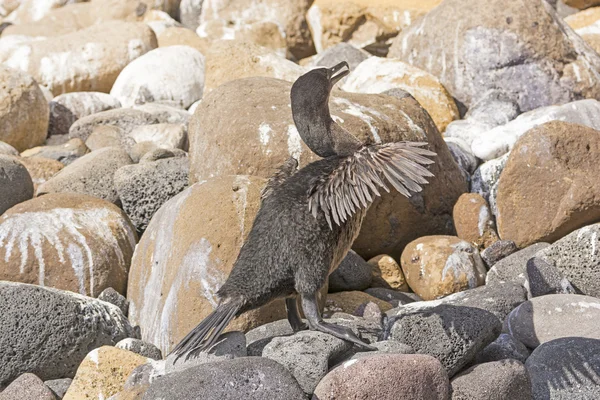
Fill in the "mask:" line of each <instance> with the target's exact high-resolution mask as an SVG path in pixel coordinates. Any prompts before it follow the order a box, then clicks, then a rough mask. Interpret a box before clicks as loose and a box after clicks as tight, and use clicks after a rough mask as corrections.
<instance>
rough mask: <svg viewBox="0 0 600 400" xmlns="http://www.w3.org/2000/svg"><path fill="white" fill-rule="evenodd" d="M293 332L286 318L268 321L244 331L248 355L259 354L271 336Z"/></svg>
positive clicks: (287, 334)
mask: <svg viewBox="0 0 600 400" xmlns="http://www.w3.org/2000/svg"><path fill="white" fill-rule="evenodd" d="M293 334H294V331H293V330H292V327H291V326H290V323H289V322H288V320H287V319H280V320H279V321H273V322H269V323H268V324H264V325H261V326H259V327H256V328H254V329H252V330H250V331H248V332H246V343H247V349H248V355H249V356H261V355H262V352H263V349H264V348H265V346H266V345H267V344H269V343H270V342H271V340H273V338H276V337H280V336H291V335H293Z"/></svg>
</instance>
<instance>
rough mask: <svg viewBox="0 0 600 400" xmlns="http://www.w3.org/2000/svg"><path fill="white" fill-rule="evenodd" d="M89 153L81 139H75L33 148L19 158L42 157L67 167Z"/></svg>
mask: <svg viewBox="0 0 600 400" xmlns="http://www.w3.org/2000/svg"><path fill="white" fill-rule="evenodd" d="M89 152H90V149H88V148H87V146H86V145H85V143H84V142H83V141H82V140H81V139H79V138H75V139H70V140H68V141H66V142H65V143H61V144H54V145H47V146H39V147H34V148H33V149H29V150H25V151H24V152H22V153H21V156H22V157H24V158H29V157H43V158H48V159H51V160H56V161H59V162H61V163H62V164H64V165H69V164H71V163H72V162H73V161H75V160H76V159H78V158H79V157H82V156H84V155H86V154H87V153H89Z"/></svg>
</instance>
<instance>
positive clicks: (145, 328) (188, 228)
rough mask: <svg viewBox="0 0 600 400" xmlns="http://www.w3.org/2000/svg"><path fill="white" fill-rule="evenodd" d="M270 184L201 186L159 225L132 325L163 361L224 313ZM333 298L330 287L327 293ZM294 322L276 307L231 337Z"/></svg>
mask: <svg viewBox="0 0 600 400" xmlns="http://www.w3.org/2000/svg"><path fill="white" fill-rule="evenodd" d="M265 183H266V180H265V179H262V178H258V177H249V176H239V175H238V176H223V177H218V178H215V179H209V180H208V181H207V182H204V183H197V184H195V185H193V186H191V187H190V188H188V189H186V190H185V191H183V192H182V193H180V194H179V195H177V196H176V197H174V198H173V199H171V200H169V202H167V203H166V204H165V205H164V206H163V207H162V208H161V209H160V210H159V211H158V212H157V213H156V214H155V215H154V217H153V218H152V221H151V222H150V224H149V225H148V228H147V229H146V232H145V233H144V235H143V236H142V239H141V241H140V243H139V245H138V247H137V248H136V252H135V255H134V257H133V262H132V267H131V271H130V274H129V286H128V289H127V297H128V299H129V301H130V302H131V303H130V307H129V318H131V320H132V321H135V324H139V325H140V327H141V330H142V337H143V339H144V340H146V341H149V342H151V343H153V344H154V345H156V346H157V347H159V348H160V349H161V350H162V352H163V354H166V353H168V352H169V351H170V350H171V348H172V347H173V346H174V345H175V344H176V343H178V342H179V341H180V340H181V339H183V337H184V336H185V335H186V334H187V333H188V332H189V331H190V330H191V329H192V328H194V327H195V326H196V325H197V324H198V323H199V322H200V321H201V320H202V319H204V318H205V317H206V316H207V315H208V314H209V313H210V312H212V311H213V309H214V307H216V304H217V303H216V301H217V298H216V297H215V294H216V292H217V290H218V289H219V288H220V287H221V285H222V284H223V283H224V282H225V280H226V279H227V276H228V275H229V272H230V271H231V268H232V267H233V263H234V262H235V260H236V259H237V256H238V253H239V250H240V248H241V246H242V244H243V242H244V240H245V239H246V236H247V235H248V233H249V232H250V229H251V227H252V223H253V221H254V216H255V215H256V213H257V211H258V208H259V205H260V191H261V190H262V187H263V186H264V184H265ZM324 290H325V292H324V293H326V290H327V288H325V289H324ZM285 317H286V313H285V306H284V301H283V300H276V301H274V302H272V303H269V304H267V305H265V306H263V307H261V308H259V309H257V310H253V311H249V312H247V313H244V314H243V315H241V316H240V317H238V318H236V319H235V320H234V321H233V322H232V323H231V324H230V325H229V329H228V330H242V331H246V330H249V329H252V328H255V327H257V326H259V325H263V324H265V323H267V322H272V321H276V320H279V319H283V318H285Z"/></svg>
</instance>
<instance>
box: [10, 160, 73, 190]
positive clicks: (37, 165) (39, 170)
mask: <svg viewBox="0 0 600 400" xmlns="http://www.w3.org/2000/svg"><path fill="white" fill-rule="evenodd" d="M19 161H20V162H21V164H23V165H24V166H25V168H27V171H29V175H31V180H32V181H33V190H34V192H35V191H36V190H37V187H38V186H39V185H41V184H43V183H44V182H46V181H47V180H48V179H50V178H52V177H53V176H54V175H56V174H57V173H58V172H59V171H60V170H61V169H63V168H64V166H65V165H64V164H63V163H61V162H60V161H56V160H52V159H50V158H44V157H29V158H25V157H24V158H20V159H19Z"/></svg>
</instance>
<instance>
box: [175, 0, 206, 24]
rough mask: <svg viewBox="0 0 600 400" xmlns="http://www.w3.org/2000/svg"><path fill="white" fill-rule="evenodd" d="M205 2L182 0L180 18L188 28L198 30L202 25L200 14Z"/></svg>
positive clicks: (201, 0) (202, 0)
mask: <svg viewBox="0 0 600 400" xmlns="http://www.w3.org/2000/svg"><path fill="white" fill-rule="evenodd" d="M202 3H204V0H181V4H180V5H179V18H180V20H181V23H182V24H183V26H185V27H186V28H189V29H192V30H196V29H197V28H198V25H200V14H201V13H202Z"/></svg>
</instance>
